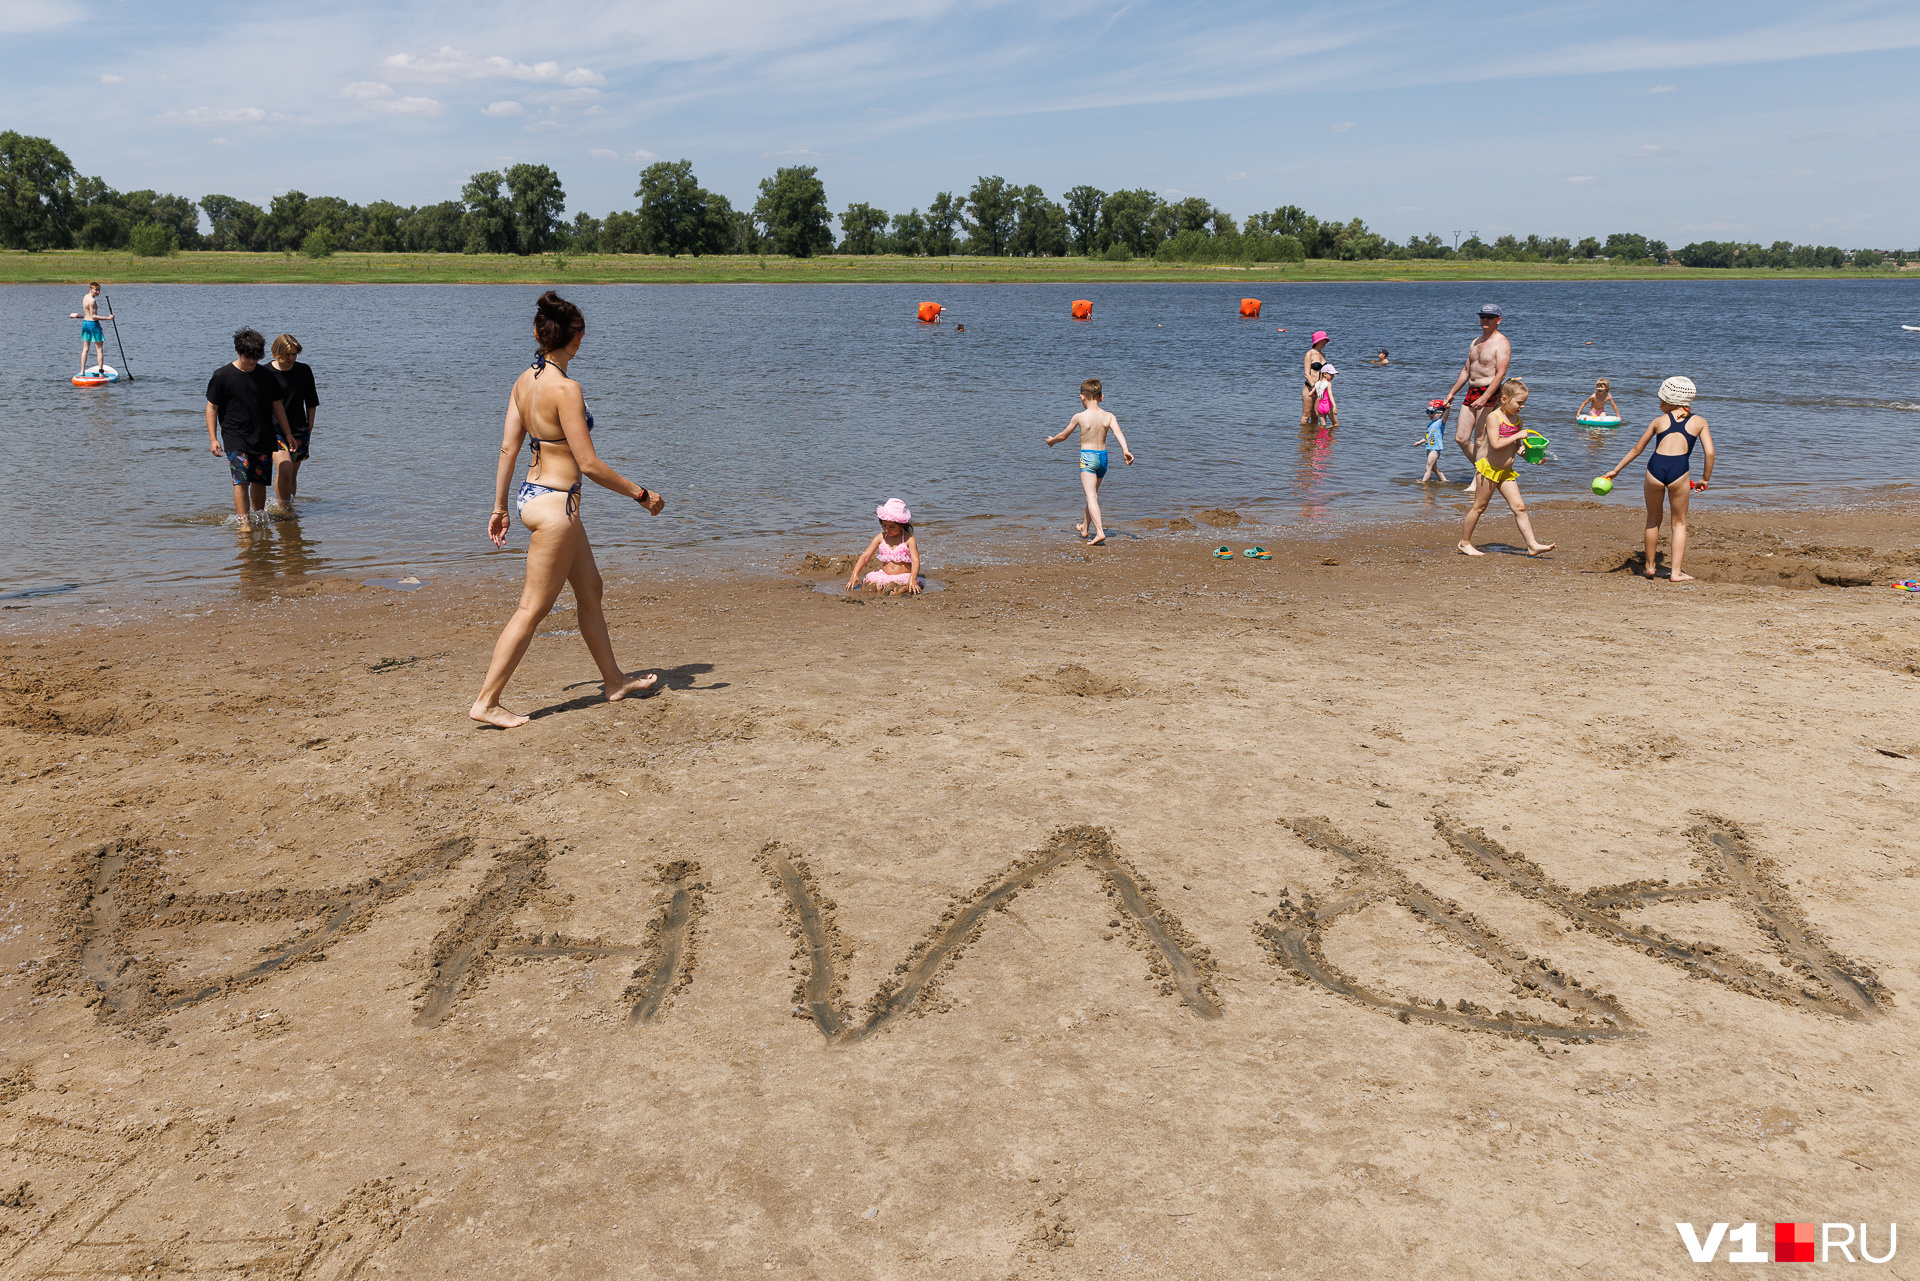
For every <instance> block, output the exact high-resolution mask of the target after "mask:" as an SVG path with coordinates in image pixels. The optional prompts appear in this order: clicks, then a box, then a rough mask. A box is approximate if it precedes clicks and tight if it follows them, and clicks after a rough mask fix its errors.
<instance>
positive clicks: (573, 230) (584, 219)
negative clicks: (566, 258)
mask: <svg viewBox="0 0 1920 1281" xmlns="http://www.w3.org/2000/svg"><path fill="white" fill-rule="evenodd" d="M566 248H567V252H568V253H576V254H597V253H599V252H600V220H599V219H598V218H596V217H594V216H593V215H592V214H590V213H587V212H586V211H584V210H582V211H581V212H580V213H577V214H575V215H574V216H573V225H572V226H571V227H569V228H567V236H566Z"/></svg>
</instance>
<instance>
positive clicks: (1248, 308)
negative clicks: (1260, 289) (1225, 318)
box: [1240, 298, 1260, 320]
mask: <svg viewBox="0 0 1920 1281" xmlns="http://www.w3.org/2000/svg"><path fill="white" fill-rule="evenodd" d="M1240 314H1241V315H1243V316H1251V317H1253V318H1254V319H1255V320H1258V319H1259V318H1260V300H1259V299H1258V298H1242V299H1241V300H1240Z"/></svg>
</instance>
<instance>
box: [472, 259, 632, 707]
mask: <svg viewBox="0 0 1920 1281" xmlns="http://www.w3.org/2000/svg"><path fill="white" fill-rule="evenodd" d="M586 331H587V321H586V317H584V316H582V315H581V314H580V309H579V308H578V307H576V306H574V305H573V304H572V303H570V302H568V301H567V300H566V299H564V298H562V297H561V296H560V295H559V294H556V293H554V292H553V291H552V290H548V291H547V292H546V293H544V294H542V295H541V296H540V301H539V302H538V303H537V304H536V305H535V309H534V317H533V334H534V338H535V340H536V341H537V342H538V343H539V348H538V350H537V351H536V352H535V353H534V357H533V367H532V368H531V369H529V370H527V371H526V372H525V373H523V374H521V375H520V377H519V380H518V381H516V382H515V383H514V384H513V391H512V392H511V393H510V394H509V395H508V398H507V423H506V431H505V433H504V435H503V437H502V439H501V442H500V464H499V467H498V468H497V469H496V471H495V475H494V485H493V514H492V515H491V516H489V517H488V518H487V537H488V538H490V539H492V540H493V544H494V546H496V547H505V546H506V545H507V527H508V523H509V522H508V517H507V487H508V486H509V485H510V484H512V483H513V464H514V460H515V459H516V458H518V457H519V454H520V441H521V440H522V439H523V438H524V439H526V441H527V445H528V448H529V449H530V451H531V452H532V454H533V462H532V464H531V465H529V466H528V468H527V478H526V480H525V481H524V482H523V483H522V484H521V486H520V490H519V493H518V494H516V495H515V498H514V507H515V509H516V510H517V511H518V512H519V515H520V523H521V524H522V525H525V526H526V527H527V532H528V533H529V534H531V535H532V537H531V538H530V539H529V540H528V543H527V581H526V586H525V587H523V588H522V589H521V591H520V607H519V608H518V609H516V610H514V611H513V617H512V618H510V619H508V620H507V626H506V629H505V630H504V631H502V632H501V633H500V639H499V640H498V641H496V642H495V643H494V647H493V661H492V663H490V664H488V666H487V679H486V681H485V682H484V683H483V684H482V685H481V686H480V697H478V698H476V699H474V700H473V707H472V709H471V710H470V711H469V712H468V713H467V715H469V716H471V717H472V718H473V719H474V720H476V721H480V722H483V723H484V724H487V725H498V726H499V727H500V728H501V729H512V728H514V727H515V726H517V725H525V724H526V723H527V720H528V719H529V718H528V717H525V716H516V715H514V714H513V713H512V712H509V711H508V710H507V709H506V708H504V707H502V706H500V695H501V692H502V691H504V690H505V689H506V687H507V681H508V680H509V679H510V678H511V677H512V676H513V672H514V669H515V668H516V667H518V666H519V665H520V660H521V659H522V658H525V657H526V654H527V646H528V644H530V643H531V642H532V640H533V629H534V628H535V627H537V626H539V625H540V620H541V619H543V618H545V617H546V616H547V612H548V611H549V610H551V609H552V608H553V602H554V601H555V600H556V599H558V598H559V595H560V589H561V588H562V587H566V586H571V587H572V588H573V600H574V604H575V605H576V606H577V607H578V609H579V614H580V638H581V639H582V640H584V641H586V643H587V652H588V653H590V654H592V655H593V661H594V665H595V666H597V667H598V668H599V669H600V679H601V680H602V681H603V682H604V684H603V686H602V688H603V690H604V692H605V694H606V698H607V701H608V702H609V703H614V702H618V701H619V700H621V699H623V698H625V697H626V696H627V695H629V694H637V693H640V692H641V691H643V690H647V689H651V688H652V687H653V685H654V682H655V681H656V680H658V679H659V678H658V677H656V676H653V675H651V674H649V675H646V676H641V677H638V678H635V679H628V677H627V674H626V672H625V670H624V669H622V668H621V666H620V664H619V663H617V662H615V661H614V657H613V641H612V640H611V639H610V638H609V637H608V635H607V620H606V616H605V615H604V614H602V613H601V612H600V595H601V582H600V569H599V566H597V565H596V564H594V560H593V545H592V544H591V543H589V542H588V541H587V528H586V525H585V524H584V523H583V522H582V521H581V519H580V484H581V478H582V477H583V476H584V477H586V478H587V479H589V480H591V481H593V483H594V484H596V485H599V486H600V487H602V488H603V489H611V490H612V491H613V492H614V493H616V494H619V495H621V496H623V497H626V498H631V499H633V500H634V501H635V502H637V503H639V504H640V505H641V506H642V507H644V508H646V509H647V511H648V512H649V513H651V514H653V515H656V516H657V515H659V514H660V509H661V508H662V507H665V506H666V505H667V503H666V499H664V498H662V497H661V496H660V495H659V494H656V493H654V492H653V491H652V490H650V489H647V488H646V487H645V486H643V485H636V484H634V483H633V482H632V481H630V480H628V479H626V478H625V477H623V476H621V475H620V473H619V472H617V471H615V470H614V469H613V468H611V467H609V466H607V464H606V463H605V462H603V461H601V458H600V456H599V455H598V454H596V453H594V452H593V440H592V437H591V436H590V435H589V433H590V432H592V431H593V415H592V414H591V413H590V412H588V410H587V402H586V398H585V397H584V396H583V395H582V394H581V392H580V384H579V383H577V382H575V381H574V380H573V379H571V378H569V377H568V376H567V366H568V365H569V364H570V363H572V361H573V358H574V356H575V355H577V354H578V353H579V351H580V340H581V338H583V337H584V336H585V335H586Z"/></svg>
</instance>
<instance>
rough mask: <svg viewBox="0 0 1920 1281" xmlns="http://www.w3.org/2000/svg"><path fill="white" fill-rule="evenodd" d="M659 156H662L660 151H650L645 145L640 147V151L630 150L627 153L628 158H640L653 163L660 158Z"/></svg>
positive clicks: (646, 162) (642, 160)
mask: <svg viewBox="0 0 1920 1281" xmlns="http://www.w3.org/2000/svg"><path fill="white" fill-rule="evenodd" d="M659 158H660V153H659V152H657V151H648V150H647V149H646V148H645V147H642V148H640V150H638V151H629V152H628V153H627V159H629V160H638V161H641V162H643V163H645V164H652V163H653V162H654V161H656V160H658V159H659Z"/></svg>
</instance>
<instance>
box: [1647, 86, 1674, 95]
mask: <svg viewBox="0 0 1920 1281" xmlns="http://www.w3.org/2000/svg"><path fill="white" fill-rule="evenodd" d="M1647 92H1648V93H1672V92H1673V86H1672V85H1655V86H1654V87H1653V88H1651V89H1649V90H1647Z"/></svg>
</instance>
